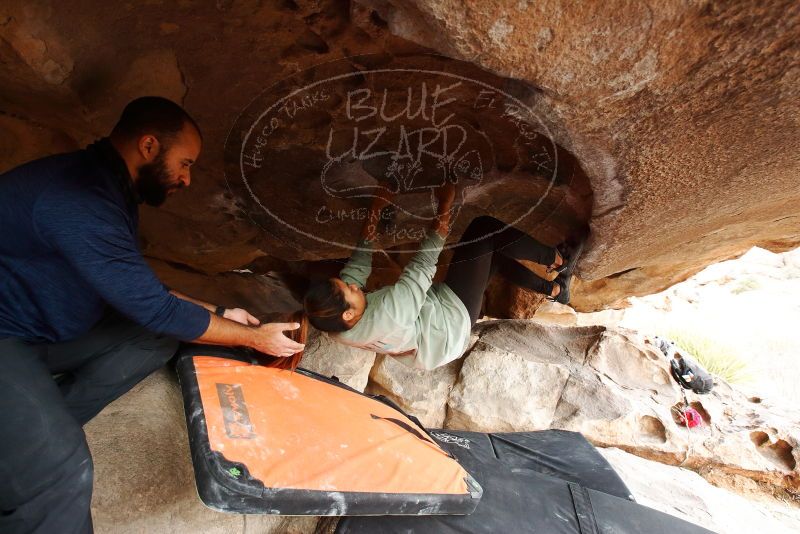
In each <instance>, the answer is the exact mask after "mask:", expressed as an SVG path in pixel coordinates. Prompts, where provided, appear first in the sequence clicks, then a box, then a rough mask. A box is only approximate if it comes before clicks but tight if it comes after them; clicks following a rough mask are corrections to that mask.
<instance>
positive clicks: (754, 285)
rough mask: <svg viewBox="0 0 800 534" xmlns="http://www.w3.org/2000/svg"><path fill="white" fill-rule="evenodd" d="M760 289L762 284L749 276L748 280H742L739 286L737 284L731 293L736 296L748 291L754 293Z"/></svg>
mask: <svg viewBox="0 0 800 534" xmlns="http://www.w3.org/2000/svg"><path fill="white" fill-rule="evenodd" d="M760 288H761V283H760V282H759V281H758V280H756V279H755V278H753V277H752V276H748V277H747V278H745V279H744V280H741V281H740V282H739V283H738V284H736V287H734V288H733V289H731V293H733V294H734V295H741V294H742V293H744V292H746V291H754V290H756V289H760Z"/></svg>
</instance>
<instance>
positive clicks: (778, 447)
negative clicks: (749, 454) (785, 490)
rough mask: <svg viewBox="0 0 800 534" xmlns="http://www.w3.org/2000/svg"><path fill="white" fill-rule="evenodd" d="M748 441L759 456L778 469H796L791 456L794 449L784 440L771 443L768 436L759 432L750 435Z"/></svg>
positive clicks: (795, 462) (795, 463) (794, 461)
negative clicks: (754, 447)
mask: <svg viewBox="0 0 800 534" xmlns="http://www.w3.org/2000/svg"><path fill="white" fill-rule="evenodd" d="M750 440H751V441H752V442H753V445H755V446H756V449H757V450H758V452H759V454H761V456H763V457H764V458H766V459H767V460H769V461H770V462H772V463H773V464H775V465H776V466H778V467H779V468H781V469H787V470H789V471H794V468H795V467H797V461H796V460H795V459H794V455H793V454H792V453H793V451H794V448H793V447H792V446H791V445H789V444H788V443H787V442H786V441H785V440H782V439H779V440H777V441H775V442H774V443H773V442H772V441H771V440H770V438H769V434H767V433H766V432H761V431H759V430H757V431H755V432H751V433H750Z"/></svg>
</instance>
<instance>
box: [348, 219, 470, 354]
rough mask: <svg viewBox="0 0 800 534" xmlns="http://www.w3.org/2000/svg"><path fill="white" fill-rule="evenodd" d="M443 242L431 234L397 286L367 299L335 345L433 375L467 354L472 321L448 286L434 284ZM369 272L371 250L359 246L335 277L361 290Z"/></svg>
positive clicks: (434, 234) (364, 244)
mask: <svg viewBox="0 0 800 534" xmlns="http://www.w3.org/2000/svg"><path fill="white" fill-rule="evenodd" d="M444 241H445V240H444V239H443V238H442V237H441V236H439V235H438V234H437V233H435V232H433V231H430V232H428V235H427V237H426V238H425V239H424V240H423V241H422V243H421V244H420V250H419V251H418V252H417V253H416V254H415V255H414V257H413V258H412V260H411V262H410V263H409V264H408V265H407V266H406V268H405V269H404V270H403V274H402V275H401V276H400V279H399V280H398V281H397V283H396V284H394V285H392V286H387V287H383V288H381V289H378V290H377V291H373V292H371V293H367V294H366V299H367V307H366V309H365V310H364V315H363V316H362V317H361V319H360V320H359V321H358V323H356V325H355V326H354V327H353V328H351V329H350V330H347V331H345V332H340V333H337V334H334V339H336V340H337V341H339V342H341V343H344V344H346V345H350V346H353V347H359V348H363V349H367V350H372V351H375V352H378V353H381V354H390V355H392V356H396V357H397V359H398V360H400V361H401V362H402V363H404V364H406V365H409V366H412V367H417V368H421V369H433V368H435V367H439V366H441V365H444V364H446V363H447V362H450V361H452V360H455V359H456V358H458V357H459V356H461V355H462V354H463V353H464V351H466V349H467V345H468V343H469V333H470V329H471V328H470V320H469V314H468V313H467V309H466V307H465V306H464V304H463V303H462V302H461V300H460V299H459V298H458V297H457V296H456V294H455V293H453V290H452V289H450V288H449V287H448V286H447V285H446V284H440V283H437V284H434V283H433V276H434V274H436V260H437V259H438V258H439V254H440V253H441V251H442V247H443V246H444ZM371 271H372V244H371V243H370V242H368V241H361V242H360V243H359V245H358V249H357V250H356V251H355V252H354V253H353V255H352V256H351V257H350V261H349V262H348V263H347V265H346V266H345V267H344V269H342V271H341V273H340V274H339V276H340V277H341V279H342V280H344V282H345V283H347V284H356V285H358V286H359V287H362V288H363V287H364V286H365V285H366V283H367V278H369V275H370V272H371Z"/></svg>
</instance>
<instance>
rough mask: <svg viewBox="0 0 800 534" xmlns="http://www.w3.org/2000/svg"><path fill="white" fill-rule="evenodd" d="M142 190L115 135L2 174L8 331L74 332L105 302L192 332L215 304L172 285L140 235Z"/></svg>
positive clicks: (1, 298)
mask: <svg viewBox="0 0 800 534" xmlns="http://www.w3.org/2000/svg"><path fill="white" fill-rule="evenodd" d="M138 220H139V217H138V199H137V196H136V193H135V192H134V190H133V186H132V183H131V179H130V174H129V173H128V170H127V167H126V166H125V163H124V161H123V160H122V158H121V157H120V156H119V155H118V154H117V152H116V151H115V150H114V148H113V147H112V146H111V143H110V142H109V140H108V139H102V140H100V141H98V142H97V143H94V144H93V145H90V146H89V147H87V148H86V149H85V150H79V151H77V152H72V153H69V154H60V155H56V156H50V157H46V158H42V159H39V160H35V161H32V162H30V163H26V164H24V165H21V166H19V167H16V168H14V169H12V170H10V171H8V172H6V173H4V174H2V175H0V338H4V337H17V338H23V339H27V340H31V341H36V342H57V341H66V340H70V339H74V338H76V337H78V336H80V335H81V334H83V333H85V332H87V331H88V330H90V329H91V327H92V326H93V325H94V324H95V323H96V322H97V321H98V320H99V319H100V318H101V316H102V315H103V312H104V309H105V307H106V305H110V306H111V307H113V308H115V309H117V310H118V311H119V312H121V313H122V314H123V315H125V316H127V317H128V318H130V319H132V320H133V321H135V322H137V323H139V324H141V325H143V326H145V327H146V328H148V329H150V330H152V331H154V332H157V333H161V334H167V335H170V336H173V337H177V338H179V339H184V340H191V339H196V338H197V337H199V336H201V335H202V334H203V333H204V332H205V331H206V329H207V328H208V323H209V320H210V317H209V313H208V311H206V310H205V309H203V308H202V307H200V306H197V305H195V304H192V303H190V302H186V301H184V300H181V299H179V298H177V297H175V296H174V295H172V294H170V293H169V292H168V291H167V290H166V289H165V287H164V286H163V285H162V284H161V282H160V281H159V280H158V278H156V276H155V274H154V273H153V271H152V270H151V269H150V267H149V266H148V265H147V263H145V261H144V259H143V258H142V256H141V253H140V251H139V247H138V244H137V227H138Z"/></svg>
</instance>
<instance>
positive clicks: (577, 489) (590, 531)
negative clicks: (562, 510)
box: [569, 482, 599, 534]
mask: <svg viewBox="0 0 800 534" xmlns="http://www.w3.org/2000/svg"><path fill="white" fill-rule="evenodd" d="M569 492H570V494H572V505H573V506H574V507H575V515H576V517H577V518H578V528H580V531H581V534H598V532H599V531H598V529H597V521H596V520H595V517H594V510H593V509H592V501H591V499H590V497H589V490H587V489H586V488H584V487H583V486H581V485H578V484H574V483H572V482H569Z"/></svg>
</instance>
